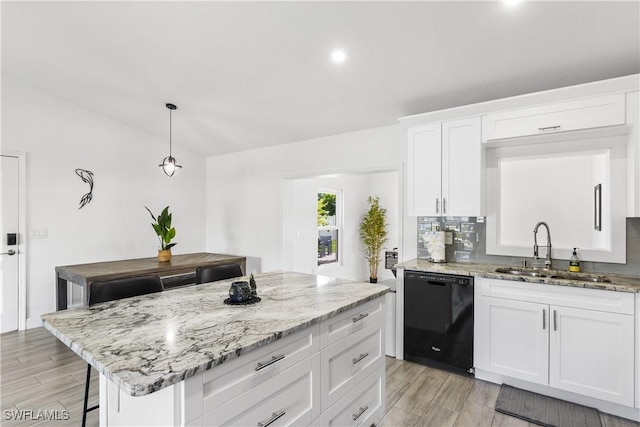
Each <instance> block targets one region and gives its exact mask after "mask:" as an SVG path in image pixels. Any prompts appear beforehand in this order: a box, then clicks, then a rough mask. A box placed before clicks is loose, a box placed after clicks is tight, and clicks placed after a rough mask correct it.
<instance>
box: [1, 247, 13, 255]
mask: <svg viewBox="0 0 640 427" xmlns="http://www.w3.org/2000/svg"><path fill="white" fill-rule="evenodd" d="M15 254H16V251H14V250H13V249H9V250H8V251H7V252H2V253H1V254H0V255H9V256H11V255H15Z"/></svg>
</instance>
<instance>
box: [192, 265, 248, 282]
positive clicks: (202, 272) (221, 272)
mask: <svg viewBox="0 0 640 427" xmlns="http://www.w3.org/2000/svg"><path fill="white" fill-rule="evenodd" d="M242 274H243V273H242V268H240V264H228V265H214V266H209V267H198V268H196V284H199V283H208V282H215V281H216V280H225V279H233V278H234V277H240V276H242Z"/></svg>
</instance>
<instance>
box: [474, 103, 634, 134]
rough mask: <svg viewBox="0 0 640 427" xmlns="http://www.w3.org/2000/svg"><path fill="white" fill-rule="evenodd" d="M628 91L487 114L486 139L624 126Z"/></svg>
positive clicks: (485, 121)
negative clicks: (626, 92) (626, 93)
mask: <svg viewBox="0 0 640 427" xmlns="http://www.w3.org/2000/svg"><path fill="white" fill-rule="evenodd" d="M625 102H626V101H625V94H624V93H618V94H613V95H606V96H598V97H592V98H584V99H579V100H575V101H567V102H558V103H553V104H545V105H539V106H534V107H527V108H520V109H513V110H507V111H502V112H497V113H491V114H487V115H485V116H484V117H483V123H482V127H483V138H482V140H483V141H492V140H498V139H504V138H517V137H522V136H531V135H539V134H545V133H554V132H565V131H574V130H580V129H591V128H598V127H605V126H616V125H624V124H625V123H626V115H625Z"/></svg>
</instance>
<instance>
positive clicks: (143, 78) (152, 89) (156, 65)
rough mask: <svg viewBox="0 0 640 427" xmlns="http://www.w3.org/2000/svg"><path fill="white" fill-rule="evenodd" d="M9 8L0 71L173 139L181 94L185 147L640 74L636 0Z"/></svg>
mask: <svg viewBox="0 0 640 427" xmlns="http://www.w3.org/2000/svg"><path fill="white" fill-rule="evenodd" d="M1 8H2V9H1V13H2V72H3V73H7V74H9V75H11V76H13V77H15V78H18V79H21V80H23V81H25V82H27V83H31V84H33V85H35V86H38V87H41V88H44V89H46V90H49V91H51V92H54V93H56V94H58V95H61V96H63V97H64V98H66V99H68V100H70V101H72V102H74V103H77V104H79V105H82V106H84V107H86V108H88V109H91V110H93V111H96V112H99V113H101V114H104V115H106V116H108V117H111V118H113V119H116V120H118V121H120V122H123V123H126V124H127V125H130V126H132V127H135V128H138V129H140V130H142V131H144V132H146V133H149V134H152V135H156V136H158V137H161V138H163V139H165V140H166V139H168V110H167V109H166V108H165V107H164V104H165V103H166V102H173V103H175V104H176V105H177V106H178V110H177V111H176V112H175V113H174V116H173V118H174V123H173V125H174V126H173V136H174V138H173V139H174V143H175V149H174V153H175V154H176V156H177V157H178V158H179V147H180V146H184V147H186V148H188V149H190V150H192V151H194V152H196V153H199V154H201V155H203V156H211V155H217V154H223V153H229V152H234V151H240V150H247V149H252V148H257V147H263V146H268V145H273V144H282V143H287V142H294V141H299V140H305V139H310V138H315V137H320V136H326V135H333V134H338V133H343V132H349V131H355V130H360V129H367V128H373V127H379V126H386V125H392V124H397V123H398V122H397V118H398V117H401V116H407V115H411V114H418V113H424V112H427V111H433V110H438V109H442V108H447V107H453V106H458V105H464V104H469V103H474V102H480V101H486V100H490V99H496V98H501V97H506V96H512V95H518V94H523V93H529V92H534V91H539V90H545V89H551V88H555V87H562V86H567V85H572V84H578V83H584V82H589V81H594V80H600V79H606V78H612V77H619V76H623V75H628V74H635V73H639V72H640V23H639V22H640V1H638V0H635V1H620V2H617V1H602V2H596V1H586V2H578V1H540V2H539V1H529V2H523V3H521V4H520V5H519V6H518V7H507V6H506V5H505V4H504V3H503V2H501V1H472V2H462V1H442V2H436V1H424V2H420V1H413V2H399V1H389V2H377V1H376V2H368V1H356V2H320V1H310V2H297V1H288V2H268V1H259V2H206V1H197V2H186V1H171V2H170V1H165V2H147V1H139V2H55V1H46V2H24V1H23V2H9V1H3V2H2V3H1ZM336 47H341V48H343V49H344V50H345V51H346V52H347V54H348V58H347V61H346V62H345V63H343V64H341V65H336V64H333V63H331V62H330V60H329V54H330V52H331V51H332V50H333V49H334V48H336Z"/></svg>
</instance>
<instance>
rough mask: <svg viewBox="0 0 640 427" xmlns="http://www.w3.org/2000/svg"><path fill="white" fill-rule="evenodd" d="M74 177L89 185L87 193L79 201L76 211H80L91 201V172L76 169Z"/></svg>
mask: <svg viewBox="0 0 640 427" xmlns="http://www.w3.org/2000/svg"><path fill="white" fill-rule="evenodd" d="M76 175H78V176H79V177H80V178H82V181H84V182H86V183H87V184H89V192H88V193H87V194H85V195H84V196H82V199H80V207H79V208H78V209H82V208H83V207H85V206H86V205H88V204H89V202H90V201H91V199H93V172H91V171H89V170H86V169H76Z"/></svg>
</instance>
